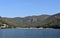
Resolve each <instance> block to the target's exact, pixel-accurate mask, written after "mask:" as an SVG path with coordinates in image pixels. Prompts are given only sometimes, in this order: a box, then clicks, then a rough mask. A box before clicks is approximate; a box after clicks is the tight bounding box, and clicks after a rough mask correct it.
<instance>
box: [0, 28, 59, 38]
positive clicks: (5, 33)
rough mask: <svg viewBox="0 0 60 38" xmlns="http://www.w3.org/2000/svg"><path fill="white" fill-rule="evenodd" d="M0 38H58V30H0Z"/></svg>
mask: <svg viewBox="0 0 60 38" xmlns="http://www.w3.org/2000/svg"><path fill="white" fill-rule="evenodd" d="M0 38H60V29H0Z"/></svg>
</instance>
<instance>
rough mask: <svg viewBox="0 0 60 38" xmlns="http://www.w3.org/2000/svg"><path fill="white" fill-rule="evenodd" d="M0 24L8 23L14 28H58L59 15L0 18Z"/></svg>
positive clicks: (59, 24) (59, 22) (59, 23)
mask: <svg viewBox="0 0 60 38" xmlns="http://www.w3.org/2000/svg"><path fill="white" fill-rule="evenodd" d="M0 23H2V24H3V23H8V24H9V25H15V26H44V25H45V26H44V27H46V26H47V25H49V26H50V27H51V26H54V25H56V26H59V27H60V13H57V14H54V15H39V16H27V17H24V18H21V17H15V18H7V17H0ZM47 27H48V26H47Z"/></svg>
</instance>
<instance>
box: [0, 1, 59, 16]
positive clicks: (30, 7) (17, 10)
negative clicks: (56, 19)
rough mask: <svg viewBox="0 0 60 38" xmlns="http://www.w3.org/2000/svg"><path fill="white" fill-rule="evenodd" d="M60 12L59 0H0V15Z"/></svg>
mask: <svg viewBox="0 0 60 38" xmlns="http://www.w3.org/2000/svg"><path fill="white" fill-rule="evenodd" d="M59 12H60V0H0V16H2V17H25V16H32V15H42V14H49V15H52V14H56V13H59Z"/></svg>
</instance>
